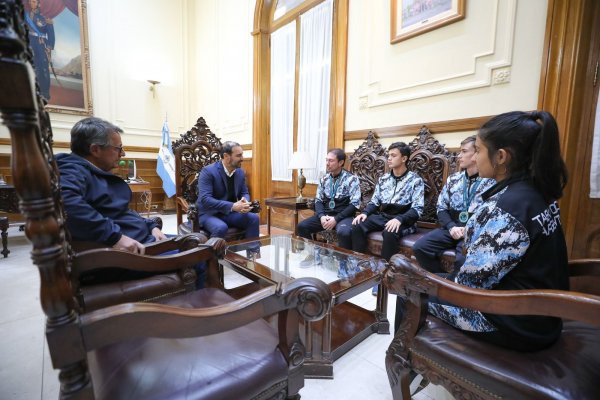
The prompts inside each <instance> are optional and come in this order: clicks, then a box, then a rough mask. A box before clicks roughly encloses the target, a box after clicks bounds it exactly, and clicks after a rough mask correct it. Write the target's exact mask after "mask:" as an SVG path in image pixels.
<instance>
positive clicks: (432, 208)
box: [348, 126, 457, 271]
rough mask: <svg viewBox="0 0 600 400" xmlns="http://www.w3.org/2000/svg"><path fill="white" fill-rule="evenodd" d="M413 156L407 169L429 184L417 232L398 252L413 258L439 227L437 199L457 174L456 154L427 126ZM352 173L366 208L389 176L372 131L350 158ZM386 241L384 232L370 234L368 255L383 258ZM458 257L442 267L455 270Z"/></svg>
mask: <svg viewBox="0 0 600 400" xmlns="http://www.w3.org/2000/svg"><path fill="white" fill-rule="evenodd" d="M409 146H410V148H411V155H410V158H409V160H408V164H407V167H408V169H409V170H410V171H413V172H415V173H417V174H418V175H419V176H420V177H421V179H423V183H424V184H425V207H424V210H423V214H422V215H421V217H420V218H419V221H418V222H417V232H416V233H414V234H412V235H407V236H404V237H403V238H401V239H400V243H399V247H398V251H399V252H400V253H402V254H405V255H406V256H408V257H410V256H411V255H412V246H413V244H414V243H415V242H416V241H417V240H418V239H419V238H420V237H421V236H423V235H424V234H425V233H427V232H429V231H430V230H431V229H433V228H435V227H436V223H437V199H438V196H439V194H440V192H441V191H442V188H443V186H444V184H445V183H446V179H447V178H448V175H449V174H451V173H453V172H455V171H456V170H457V162H456V154H455V153H451V152H450V151H448V150H447V149H446V148H445V146H444V145H443V144H441V143H440V142H439V141H438V140H437V139H435V138H434V137H433V135H432V134H431V132H430V131H429V129H427V127H426V126H423V127H422V128H421V129H420V130H419V133H418V134H417V136H416V137H415V138H414V139H413V140H412V141H411V142H410V143H409ZM348 161H349V170H350V172H352V173H353V174H355V175H356V176H358V178H359V180H360V187H361V196H362V198H361V203H362V207H364V206H366V204H367V203H368V202H369V201H370V200H371V197H372V196H373V193H374V192H375V186H376V185H377V182H378V181H379V178H380V177H381V176H382V175H383V174H384V173H386V172H388V168H387V150H386V149H385V148H384V147H383V146H382V145H381V144H380V143H379V141H378V140H377V138H376V136H375V133H374V132H373V131H370V132H369V133H368V135H367V138H366V140H365V141H364V142H363V143H362V144H361V145H360V146H359V147H358V148H357V149H356V150H355V151H354V153H353V154H352V155H351V156H350V157H349V160H348ZM382 243H383V237H382V235H381V232H370V233H369V235H368V245H367V248H368V251H369V253H371V254H374V255H380V254H381V245H382ZM453 262H454V253H453V251H451V250H448V251H446V252H444V254H443V256H442V264H443V265H444V267H446V268H447V269H448V271H451V270H452V265H453Z"/></svg>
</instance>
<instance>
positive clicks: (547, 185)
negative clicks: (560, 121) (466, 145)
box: [479, 111, 567, 202]
mask: <svg viewBox="0 0 600 400" xmlns="http://www.w3.org/2000/svg"><path fill="white" fill-rule="evenodd" d="M538 121H539V122H538ZM479 138H480V139H481V140H482V141H483V142H484V143H485V146H486V147H487V148H488V152H489V156H490V159H491V158H492V157H493V156H494V155H495V154H496V152H497V151H498V150H500V149H504V150H505V151H507V152H508V153H509V154H510V156H511V159H510V161H509V163H508V164H507V167H506V168H507V172H508V174H509V175H512V174H516V173H520V172H526V173H528V174H529V176H530V177H531V178H532V180H533V183H534V185H535V186H536V188H537V189H538V190H539V191H540V192H541V193H542V195H543V196H544V199H545V200H546V201H548V202H550V201H552V200H557V199H559V198H560V197H561V196H562V194H563V189H564V187H565V185H566V184H567V167H566V166H565V163H564V161H563V159H562V157H561V155H560V141H559V137H558V126H557V125H556V121H555V120H554V117H553V116H552V114H550V113H548V112H546V111H533V112H531V113H526V112H522V111H513V112H508V113H504V114H500V115H497V116H495V117H493V118H492V119H490V120H489V121H488V122H486V123H485V124H483V126H482V127H481V129H480V130H479Z"/></svg>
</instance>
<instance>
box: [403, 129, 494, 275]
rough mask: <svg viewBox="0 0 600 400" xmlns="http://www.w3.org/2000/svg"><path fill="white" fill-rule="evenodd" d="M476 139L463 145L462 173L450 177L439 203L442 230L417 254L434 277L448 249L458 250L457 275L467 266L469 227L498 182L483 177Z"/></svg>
mask: <svg viewBox="0 0 600 400" xmlns="http://www.w3.org/2000/svg"><path fill="white" fill-rule="evenodd" d="M474 155H475V136H474V135H473V136H469V137H468V138H466V139H465V140H463V141H462V142H461V143H460V154H459V156H458V162H459V166H460V169H461V170H462V171H460V172H456V173H454V174H452V175H450V176H449V177H448V180H447V181H446V185H444V188H443V189H442V192H441V193H440V196H439V197H438V203H437V215H438V221H439V223H440V225H441V226H442V227H441V228H437V229H434V230H433V231H431V232H429V233H427V234H426V235H425V236H423V237H422V238H421V239H419V240H418V241H417V242H416V243H415V244H414V246H413V252H414V254H415V257H416V258H417V261H418V262H419V264H420V265H421V266H422V267H423V268H425V269H426V270H428V271H430V272H434V273H440V272H442V273H443V272H446V271H444V270H443V269H442V265H441V262H440V259H439V256H440V255H441V254H442V253H443V252H444V250H446V249H455V250H456V258H455V261H454V270H453V273H452V275H454V274H455V273H456V272H458V270H459V269H460V267H461V266H462V265H463V263H464V262H465V256H464V254H463V240H464V237H465V225H466V223H467V221H468V219H469V217H470V216H471V215H473V213H474V212H475V210H477V208H478V207H479V205H480V204H481V201H482V200H481V195H482V193H483V192H485V191H486V190H487V189H489V188H490V187H492V186H493V185H494V184H495V183H496V181H494V180H493V179H490V178H481V177H479V171H478V169H477V163H476V162H475V157H474Z"/></svg>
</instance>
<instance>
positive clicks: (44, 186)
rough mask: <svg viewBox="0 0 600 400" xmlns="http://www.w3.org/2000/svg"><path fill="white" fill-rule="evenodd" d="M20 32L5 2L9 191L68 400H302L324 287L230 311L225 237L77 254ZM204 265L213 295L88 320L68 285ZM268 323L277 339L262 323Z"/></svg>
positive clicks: (1, 52) (9, 1) (294, 289)
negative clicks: (186, 245) (272, 319)
mask: <svg viewBox="0 0 600 400" xmlns="http://www.w3.org/2000/svg"><path fill="white" fill-rule="evenodd" d="M25 26H26V24H25V23H24V8H23V5H22V3H21V1H20V0H3V1H1V2H0V87H2V88H3V90H2V91H1V92H0V112H1V114H2V120H3V122H4V124H5V125H6V126H7V127H8V129H9V131H10V135H11V147H12V173H13V177H14V186H15V189H16V192H17V195H18V196H19V199H20V208H21V211H22V213H23V214H24V216H25V217H26V220H27V222H26V225H25V226H26V228H25V232H26V235H27V237H28V238H29V240H30V241H31V243H32V246H33V249H32V252H31V255H32V259H33V262H34V264H36V265H37V267H38V270H39V273H40V281H41V288H40V298H41V305H42V308H43V310H44V313H45V314H46V316H47V322H46V339H47V342H48V349H49V352H50V356H51V359H52V363H53V366H54V368H56V369H60V374H59V379H60V382H61V388H60V397H61V399H70V398H73V399H74V398H77V399H88V398H107V399H131V398H150V397H152V398H169V399H171V398H180V397H181V398H183V397H186V398H210V399H217V398H221V399H223V398H239V396H240V395H241V396H244V397H246V398H258V399H264V398H277V399H280V398H285V397H288V398H297V397H298V395H297V394H298V391H299V389H300V388H301V387H302V386H303V382H304V381H303V368H302V366H303V360H304V347H303V345H302V343H301V342H300V340H299V332H298V329H299V321H300V318H301V317H303V318H306V319H308V320H314V319H318V318H320V317H322V316H323V315H325V313H327V312H328V311H329V309H330V307H331V300H332V299H331V297H332V295H331V292H330V290H329V288H328V287H327V285H325V284H324V283H323V282H321V281H319V280H316V279H311V278H304V279H298V280H296V281H294V282H293V283H292V284H290V285H288V286H287V287H286V286H285V285H278V286H271V287H268V288H264V289H262V290H260V291H258V292H256V293H253V294H251V295H250V296H248V297H246V298H243V299H241V300H239V301H234V300H233V299H232V298H231V297H229V296H228V295H227V294H226V293H225V292H224V291H222V290H221V289H220V287H221V283H220V282H219V280H218V266H217V264H218V259H217V258H218V257H219V256H220V254H221V252H222V250H223V247H224V241H223V240H222V239H211V240H210V241H209V242H208V243H207V245H206V246H201V247H197V246H194V247H193V248H191V249H190V250H187V251H185V252H183V253H180V254H178V255H174V256H167V257H166V259H165V258H164V257H157V256H152V255H144V256H140V255H135V254H132V253H127V252H123V251H118V250H112V249H108V248H104V249H94V250H88V251H84V252H82V253H79V254H75V253H73V252H72V251H71V246H70V243H69V241H68V240H67V238H68V232H66V230H65V226H64V220H65V219H64V212H63V209H62V201H61V195H60V188H59V180H58V170H57V168H56V163H55V159H54V154H53V151H52V130H51V128H50V121H49V116H48V114H47V113H46V112H45V111H44V101H43V100H42V98H41V97H40V95H39V89H38V90H36V85H35V81H34V72H33V68H32V64H31V63H32V56H31V50H29V48H28V35H27V31H26V27H25ZM4 89H6V90H4ZM166 244H167V246H173V247H174V246H176V245H177V244H176V243H175V241H169V242H166ZM149 252H150V253H152V252H153V250H149ZM182 258H185V259H186V260H185V261H181V259H182ZM176 260H179V261H176ZM199 261H206V262H207V263H208V277H209V279H208V285H207V288H205V289H200V290H195V291H193V292H190V293H187V294H184V295H180V296H176V297H171V298H169V299H160V301H156V302H152V303H125V304H118V305H112V306H109V307H101V308H99V309H97V310H94V311H88V312H85V313H84V312H82V309H83V307H82V304H81V303H80V301H79V300H80V299H79V297H78V295H77V293H76V288H75V287H74V285H73V283H72V282H73V275H76V274H78V273H82V272H84V271H89V270H93V269H95V268H103V267H106V266H111V267H115V266H117V267H122V268H127V269H131V270H136V271H150V272H160V271H171V270H173V269H174V268H175V267H174V265H173V264H174V263H177V262H181V263H190V262H191V263H197V262H199ZM273 314H276V315H277V317H278V324H277V326H278V330H275V329H274V328H273V327H272V326H271V325H270V324H269V323H267V322H266V321H265V320H264V319H263V317H266V316H269V315H273Z"/></svg>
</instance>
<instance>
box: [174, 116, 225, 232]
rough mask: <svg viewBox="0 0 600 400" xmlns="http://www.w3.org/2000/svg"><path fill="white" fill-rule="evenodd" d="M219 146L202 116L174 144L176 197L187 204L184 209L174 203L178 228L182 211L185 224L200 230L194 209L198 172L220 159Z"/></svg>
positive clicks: (196, 196)
mask: <svg viewBox="0 0 600 400" xmlns="http://www.w3.org/2000/svg"><path fill="white" fill-rule="evenodd" d="M222 145H223V144H222V143H221V140H220V139H219V138H218V137H217V136H216V135H215V134H214V133H213V132H212V131H211V130H210V128H209V127H208V125H207V124H206V121H205V120H204V118H202V117H200V118H198V120H197V121H196V124H195V125H194V126H193V127H192V129H190V130H189V131H187V132H186V133H184V134H182V135H180V138H179V139H177V140H175V141H173V143H172V147H173V153H174V154H175V172H176V175H175V185H176V189H177V193H176V196H177V197H178V198H183V199H185V201H186V202H187V205H188V207H187V210H185V209H183V207H182V206H181V204H180V202H179V201H178V202H177V225H180V224H181V223H182V222H183V218H182V214H183V212H187V215H188V221H191V222H192V225H193V231H195V232H197V231H199V227H198V226H197V221H198V212H197V210H196V200H197V199H198V173H199V172H200V170H201V169H202V168H204V167H205V166H207V165H210V164H212V163H214V162H216V161H218V160H220V159H221V156H220V151H221V146H222Z"/></svg>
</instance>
